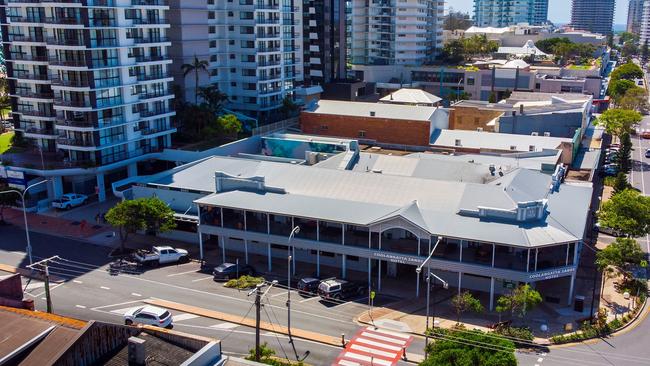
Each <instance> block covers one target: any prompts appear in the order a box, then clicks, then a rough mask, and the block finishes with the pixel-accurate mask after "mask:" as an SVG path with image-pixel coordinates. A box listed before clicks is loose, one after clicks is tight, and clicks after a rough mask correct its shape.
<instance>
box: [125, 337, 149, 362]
mask: <svg viewBox="0 0 650 366" xmlns="http://www.w3.org/2000/svg"><path fill="white" fill-rule="evenodd" d="M144 342H145V340H144V339H141V338H138V337H129V345H128V352H129V365H137V366H140V365H142V366H144V365H145V364H146V363H145V361H146V353H145V349H144Z"/></svg>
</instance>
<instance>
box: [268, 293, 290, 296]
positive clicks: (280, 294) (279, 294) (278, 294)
mask: <svg viewBox="0 0 650 366" xmlns="http://www.w3.org/2000/svg"><path fill="white" fill-rule="evenodd" d="M286 294H287V293H286V292H279V293H277V294H273V295H271V296H269V297H278V296H282V295H286Z"/></svg>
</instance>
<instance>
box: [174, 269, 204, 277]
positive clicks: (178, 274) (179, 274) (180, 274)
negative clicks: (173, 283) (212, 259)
mask: <svg viewBox="0 0 650 366" xmlns="http://www.w3.org/2000/svg"><path fill="white" fill-rule="evenodd" d="M196 272H197V270H196V269H193V270H191V271H185V272H180V273H172V274H168V275H167V277H175V276H182V275H186V274H188V273H196Z"/></svg>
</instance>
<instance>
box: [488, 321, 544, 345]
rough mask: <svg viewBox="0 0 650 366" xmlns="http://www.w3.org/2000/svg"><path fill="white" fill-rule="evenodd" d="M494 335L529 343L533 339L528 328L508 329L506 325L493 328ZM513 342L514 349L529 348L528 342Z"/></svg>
mask: <svg viewBox="0 0 650 366" xmlns="http://www.w3.org/2000/svg"><path fill="white" fill-rule="evenodd" d="M494 333H496V334H498V335H501V336H504V337H508V338H516V339H521V340H525V341H529V342H531V341H532V340H533V339H534V338H535V336H534V335H533V332H531V330H530V329H529V328H528V327H509V326H507V325H502V326H498V327H497V328H495V329H494ZM514 342H515V346H516V347H528V346H530V345H529V344H528V342H517V341H514Z"/></svg>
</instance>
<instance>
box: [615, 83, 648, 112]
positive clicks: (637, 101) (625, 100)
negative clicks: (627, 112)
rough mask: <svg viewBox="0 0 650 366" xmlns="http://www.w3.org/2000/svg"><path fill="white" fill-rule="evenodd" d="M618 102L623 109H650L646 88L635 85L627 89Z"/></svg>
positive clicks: (639, 110)
mask: <svg viewBox="0 0 650 366" xmlns="http://www.w3.org/2000/svg"><path fill="white" fill-rule="evenodd" d="M624 81H628V80H624ZM616 104H617V105H618V107H619V108H621V109H631V110H633V111H637V112H643V111H645V110H647V109H648V93H646V90H645V89H644V88H640V87H638V86H635V87H633V88H630V89H628V90H626V91H625V94H624V95H623V96H622V97H621V98H620V99H619V100H618V102H617V103H616Z"/></svg>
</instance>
